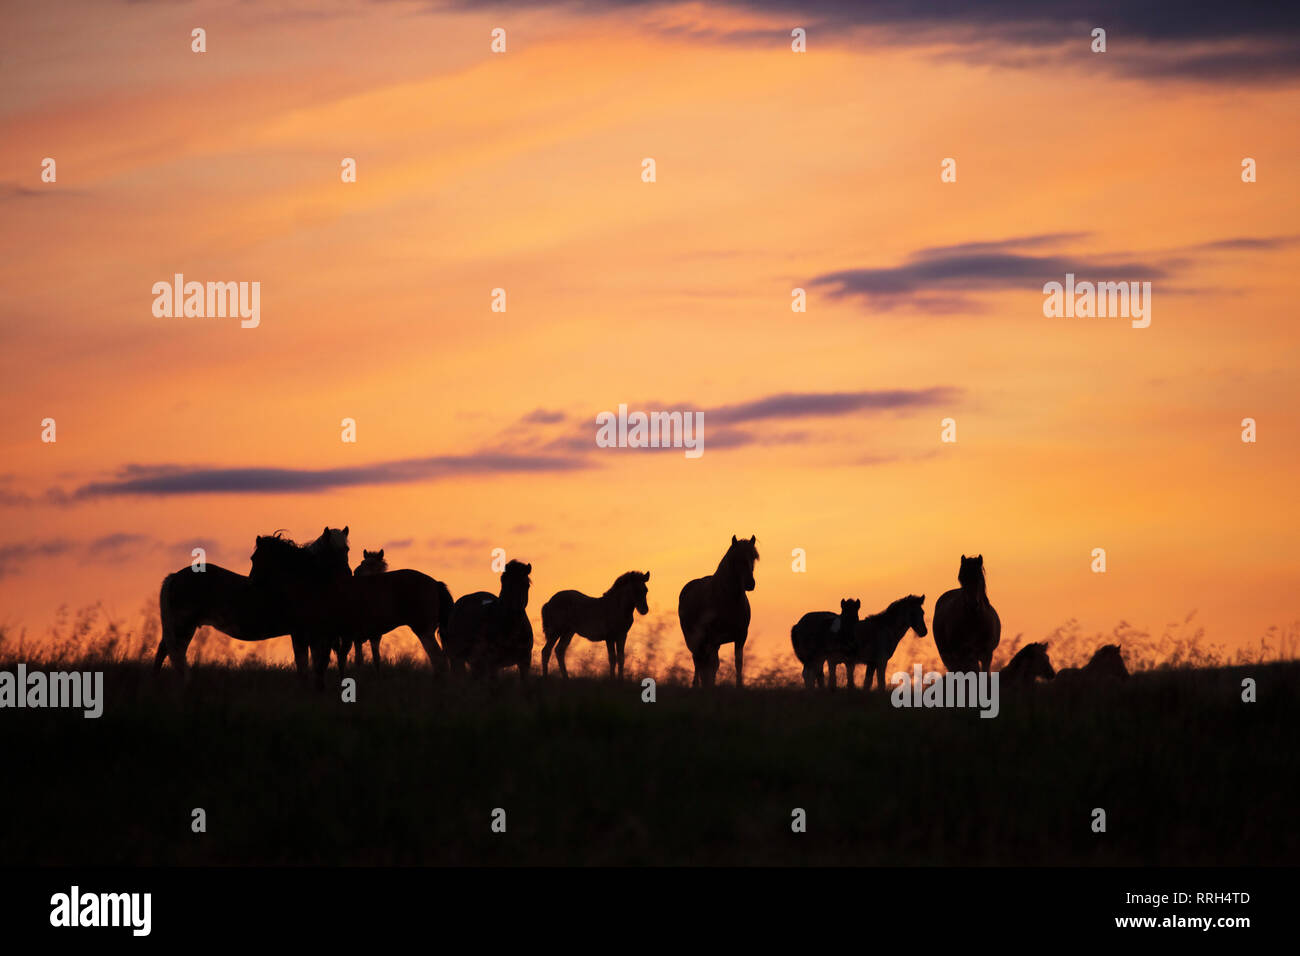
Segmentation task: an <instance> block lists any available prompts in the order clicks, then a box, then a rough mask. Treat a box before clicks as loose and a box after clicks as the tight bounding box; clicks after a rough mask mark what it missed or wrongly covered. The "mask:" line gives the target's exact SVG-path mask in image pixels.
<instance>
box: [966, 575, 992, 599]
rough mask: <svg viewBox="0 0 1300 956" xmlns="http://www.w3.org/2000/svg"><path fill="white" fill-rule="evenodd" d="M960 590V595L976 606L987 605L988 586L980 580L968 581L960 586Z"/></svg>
mask: <svg viewBox="0 0 1300 956" xmlns="http://www.w3.org/2000/svg"><path fill="white" fill-rule="evenodd" d="M961 589H962V593H964V594H965V595H966V596H967V597H969V598H970V599H971V600H972V601H974V602H975V603H976V604H988V603H989V591H988V584H987V582H985V581H984V580H983V579H982V578H981V579H980V580H978V581H970V582H966V583H964V584H962V586H961Z"/></svg>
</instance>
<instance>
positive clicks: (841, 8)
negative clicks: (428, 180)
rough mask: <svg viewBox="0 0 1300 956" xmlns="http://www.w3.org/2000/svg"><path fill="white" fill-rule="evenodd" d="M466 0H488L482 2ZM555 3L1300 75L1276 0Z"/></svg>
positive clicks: (1162, 68)
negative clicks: (1101, 32)
mask: <svg viewBox="0 0 1300 956" xmlns="http://www.w3.org/2000/svg"><path fill="white" fill-rule="evenodd" d="M461 2H462V5H465V6H473V7H476V8H478V7H482V6H483V4H482V3H480V2H478V0H474V2H473V3H471V2H470V0H461ZM493 5H495V6H505V7H510V6H522V5H523V3H522V0H515V2H511V0H503V2H499V3H496V4H493ZM527 5H528V6H533V4H532V3H528V4H527ZM555 6H562V7H564V8H567V9H575V10H578V11H581V12H584V13H587V14H590V15H599V14H601V13H609V12H623V13H625V12H626V11H629V10H637V11H642V12H643V14H644V20H645V22H646V25H647V27H648V28H649V29H654V30H657V31H658V32H660V33H664V34H667V35H672V36H676V37H682V38H686V39H695V40H701V41H711V42H726V43H743V44H756V43H765V44H771V43H774V42H788V41H789V33H790V27H791V26H792V25H794V24H798V25H800V26H803V27H805V28H806V29H807V30H808V31H809V36H810V38H811V42H812V43H818V42H820V43H824V44H825V45H827V46H831V45H834V44H836V43H841V42H845V41H846V39H852V38H853V37H854V35H855V33H856V32H858V31H869V32H870V33H871V34H872V41H873V43H874V44H876V45H877V46H892V47H926V48H929V49H931V50H943V51H947V52H949V53H950V54H955V55H956V56H959V57H961V58H963V59H967V60H970V61H972V62H978V63H981V64H985V65H989V66H1000V67H1006V68H1017V67H1034V66H1044V65H1051V66H1054V67H1057V68H1059V67H1060V66H1062V65H1063V64H1068V63H1069V61H1070V60H1071V59H1074V60H1075V61H1076V62H1078V63H1086V64H1087V66H1088V68H1089V69H1092V70H1096V71H1110V72H1114V73H1118V74H1120V75H1124V76H1129V77H1136V78H1142V79H1149V80H1171V79H1172V80H1182V81H1195V82H1199V83H1205V82H1220V81H1236V82H1264V81H1268V80H1273V79H1285V78H1293V77H1297V76H1300V8H1297V7H1296V5H1295V4H1287V3H1277V2H1274V0H1242V2H1239V3H1231V4H1224V3H1220V2H1217V0H1189V2H1187V3H1184V4H1181V5H1179V6H1178V7H1177V9H1171V8H1170V7H1168V6H1167V5H1165V4H1159V3H1134V2H1132V0H1056V2H1053V3H1046V4H1045V3H1042V2H1041V0H980V2H978V3H953V2H951V0H872V2H869V3H866V2H861V0H805V2H801V3H798V4H794V3H790V2H789V0H734V2H733V3H732V5H731V6H732V7H734V8H737V9H741V10H745V11H749V12H750V13H751V14H756V15H757V16H758V17H759V18H760V22H759V23H758V24H755V23H754V22H753V18H752V17H750V18H748V19H746V20H745V21H744V25H743V26H733V25H732V23H731V22H730V20H729V18H728V17H726V16H725V15H723V14H722V13H720V12H718V11H716V10H710V9H709V8H707V7H706V8H702V9H695V8H685V9H683V8H681V7H680V6H674V5H670V4H665V3H657V2H653V0H609V2H601V3H597V2H578V3H566V4H555ZM692 10H694V13H693V14H692V12H691V11H692ZM670 12H671V15H670ZM766 24H770V25H766ZM1096 27H1101V28H1103V29H1105V30H1106V32H1107V38H1108V44H1107V46H1108V50H1107V53H1106V54H1105V55H1103V56H1094V55H1093V54H1091V52H1090V46H1089V45H1090V42H1091V36H1090V35H1091V31H1092V30H1093V29H1094V28H1096Z"/></svg>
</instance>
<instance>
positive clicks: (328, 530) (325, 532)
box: [321, 525, 330, 535]
mask: <svg viewBox="0 0 1300 956" xmlns="http://www.w3.org/2000/svg"><path fill="white" fill-rule="evenodd" d="M329 533H330V526H329V525H326V526H325V530H324V531H322V532H321V534H323V535H328V534H329Z"/></svg>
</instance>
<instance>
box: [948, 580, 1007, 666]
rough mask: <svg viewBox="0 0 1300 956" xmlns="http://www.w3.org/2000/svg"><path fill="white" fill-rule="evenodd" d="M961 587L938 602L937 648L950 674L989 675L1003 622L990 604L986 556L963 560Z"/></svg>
mask: <svg viewBox="0 0 1300 956" xmlns="http://www.w3.org/2000/svg"><path fill="white" fill-rule="evenodd" d="M957 582H958V583H959V584H960V585H961V587H959V588H954V589H953V590H951V591H945V592H944V593H943V594H942V595H941V596H940V597H939V600H937V601H935V602H934V646H935V647H936V648H937V649H938V651H939V657H940V659H942V660H943V666H944V667H946V668H947V669H948V670H949V671H950V672H967V671H977V670H979V671H987V670H989V669H990V668H991V667H992V666H993V651H994V649H996V648H997V646H998V641H999V640H1000V639H1001V637H1002V621H1001V620H1000V619H999V618H998V612H997V611H995V610H993V605H992V604H990V603H989V598H988V591H987V589H986V587H985V580H984V556H983V555H982V554H977V555H976V556H975V557H973V558H968V557H966V555H964V554H963V555H962V556H961V567H960V569H959V570H958V571H957Z"/></svg>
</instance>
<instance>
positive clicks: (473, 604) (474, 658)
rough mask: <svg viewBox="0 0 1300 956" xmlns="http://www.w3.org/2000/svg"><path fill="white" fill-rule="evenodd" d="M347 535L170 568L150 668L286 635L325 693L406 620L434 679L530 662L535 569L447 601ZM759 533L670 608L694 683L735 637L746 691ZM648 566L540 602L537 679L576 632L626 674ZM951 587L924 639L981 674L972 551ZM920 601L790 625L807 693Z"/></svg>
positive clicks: (1093, 665) (1038, 667) (1031, 652)
mask: <svg viewBox="0 0 1300 956" xmlns="http://www.w3.org/2000/svg"><path fill="white" fill-rule="evenodd" d="M348 551H349V544H348V528H346V527H344V528H342V529H337V528H329V527H327V528H325V530H324V531H323V532H322V533H321V535H320V537H319V538H317V539H316V540H315V541H313V542H311V543H310V544H306V545H300V544H297V543H295V542H294V541H292V540H291V539H289V538H287V537H285V536H284V535H283V534H282V533H281V532H276V533H275V534H272V535H261V536H258V538H257V541H256V545H255V547H254V549H253V555H252V568H251V570H250V572H249V573H248V574H247V575H243V574H238V573H236V572H234V571H228V570H226V569H225V568H221V567H218V566H216V565H212V564H208V565H206V566H197V567H191V568H186V569H182V570H180V571H177V572H175V573H173V574H169V575H167V577H166V578H165V579H164V580H163V583H162V589H161V591H160V592H159V613H160V618H161V623H162V634H161V637H160V639H159V642H158V650H157V653H156V654H155V656H154V670H155V671H158V670H160V669H161V668H162V665H163V663H164V661H166V660H167V659H169V658H170V660H171V662H172V666H173V667H175V668H176V669H177V671H179V672H181V673H182V674H184V673H186V670H187V666H186V652H187V650H188V648H189V645H190V642H191V641H192V640H193V638H194V634H195V632H196V631H197V630H198V629H199V628H200V627H203V626H205V625H206V626H210V627H213V628H216V629H217V630H219V631H221V632H222V633H224V634H227V635H229V636H230V637H233V638H235V639H236V640H240V641H263V640H268V639H270V638H274V637H282V636H286V635H287V636H289V637H290V639H291V641H292V646H293V656H294V663H295V665H296V666H297V669H298V672H299V674H300V675H302V676H303V677H304V678H305V677H307V676H308V675H309V673H313V672H314V675H315V681H316V684H317V686H324V681H325V672H326V669H327V668H328V666H329V662H330V659H331V656H333V657H335V658H336V659H337V661H338V667H339V671H340V673H343V672H344V671H345V670H346V666H347V660H348V656H349V652H351V651H354V652H355V653H354V656H355V659H356V663H357V665H358V666H360V664H361V661H362V653H363V652H362V648H363V646H364V645H365V644H366V643H367V642H368V643H369V644H370V654H371V659H372V662H373V663H374V666H375V667H376V668H378V667H379V666H380V654H379V645H380V640H381V638H382V637H383V635H384V634H386V633H388V632H389V631H392V630H395V629H397V628H399V627H402V626H406V627H409V628H410V629H411V630H412V631H413V632H414V633H415V636H416V638H417V639H418V640H419V641H420V644H421V645H422V646H423V647H424V650H425V653H426V654H427V655H428V656H429V661H430V663H431V664H432V665H433V668H434V672H435V674H438V675H443V674H447V673H449V672H451V673H458V674H464V673H465V672H467V671H468V673H469V674H470V675H472V676H474V677H479V678H483V677H489V676H492V675H495V674H496V673H498V672H499V671H501V670H502V669H504V668H508V667H517V668H518V671H519V675H520V677H521V678H527V677H528V674H529V671H530V670H531V668H532V657H533V627H532V624H531V623H530V622H529V620H528V613H527V608H528V591H529V586H530V584H531V581H530V577H529V575H530V574H531V573H532V570H533V566H532V565H531V564H525V563H523V562H521V561H516V560H512V561H509V562H507V563H506V565H505V566H504V569H503V570H502V572H501V579H500V590H499V591H498V593H496V594H492V593H490V592H487V591H476V592H474V593H472V594H466V595H463V596H462V597H461V598H459V599H458V600H454V601H453V600H452V596H451V592H450V591H449V590H448V588H447V585H445V584H443V583H442V582H441V581H438V580H435V579H434V578H432V577H430V576H429V575H427V574H424V573H422V572H420V571H412V570H397V571H390V570H389V569H388V564H387V562H386V561H385V559H384V552H383V550H379V551H363V552H362V561H361V563H360V564H358V565H357V568H356V570H355V571H353V570H351V568H350V565H349V562H348ZM757 561H758V547H757V538H756V537H750V538H736V537H735V536H734V535H733V536H732V538H731V544H730V546H728V548H727V550H726V553H725V554H723V556H722V560H721V561H719V562H718V566H717V568H716V569H715V570H714V572H713V573H712V574H709V575H705V576H704V577H701V578H696V579H695V580H693V581H689V582H687V584H686V585H685V586H684V587H683V588H682V590H681V594H680V595H679V597H678V601H677V615H678V619H679V621H680V623H681V629H682V636H683V638H684V639H685V642H686V647H687V649H688V650H689V651H690V654H691V657H692V660H693V662H694V667H695V676H694V681H693V683H694V685H695V686H704V687H709V686H712V685H713V684H714V683H715V681H716V679H717V673H718V666H719V655H720V652H721V648H722V647H723V646H724V645H726V644H731V645H733V650H734V653H735V670H736V684H737V686H741V685H743V684H744V650H745V641H746V639H747V637H748V635H749V620H750V607H749V597H748V592H750V591H752V590H754V565H755V563H756V562H757ZM649 581H650V573H649V572H648V571H645V572H642V571H628V572H626V573H625V574H622V575H620V576H619V577H618V578H616V579H615V581H614V583H613V584H612V585H611V586H610V588H609V589H608V590H607V591H606V592H605V593H604V594H602V595H601V596H600V597H591V596H589V595H587V594H583V593H582V592H580V591H572V590H567V591H560V592H558V593H556V594H555V595H553V596H552V597H551V599H550V600H549V601H547V602H546V603H545V604H543V605H542V632H543V638H544V643H543V646H542V676H543V677H545V676H547V672H548V669H549V665H550V660H551V655H552V653H554V655H555V663H556V666H557V668H558V669H559V671H560V674H561V676H563V677H568V671H567V669H566V668H565V663H564V658H565V652H566V651H567V650H568V647H569V644H570V642H571V641H572V640H573V638H574V637H575V636H581V637H583V638H585V639H587V640H589V641H593V642H600V643H604V644H605V646H606V649H607V650H608V653H609V674H610V677H611V678H614V677H617V678H621V677H622V676H623V658H624V647H625V645H626V643H627V635H628V632H629V631H630V630H631V628H632V622H633V620H634V619H635V615H636V614H638V613H639V614H643V615H644V614H647V613H648V612H649V608H648V606H647V603H646V601H647V593H648V585H649ZM957 583H958V587H956V588H954V589H952V590H950V591H947V592H945V593H944V594H943V595H941V596H940V598H939V600H938V601H936V602H935V606H934V642H935V647H936V648H937V650H938V652H939V657H940V659H941V660H942V661H943V664H944V667H946V668H947V669H948V670H949V671H954V672H957V671H960V672H969V671H989V670H990V669H991V668H992V662H993V652H994V651H995V650H996V648H997V646H998V642H999V640H1000V638H1001V632H1002V623H1001V620H1000V619H999V618H998V614H997V611H995V610H994V609H993V605H992V604H991V603H990V601H989V598H988V592H987V588H986V583H985V577H984V558H983V556H982V555H976V556H974V557H967V556H965V555H962V558H961V566H960V568H959V570H958V573H957ZM924 604H925V596H924V595H921V596H917V595H914V594H913V595H908V596H906V597H901V598H899V599H898V600H896V601H894V602H893V603H891V604H890V605H889V606H888V607H886V608H885V609H884V610H882V611H880V612H879V613H877V614H870V615H868V616H866V617H864V618H861V619H859V618H858V613H859V611H860V610H861V602H860V601H858V600H857V599H845V600H842V601H841V602H840V610H839V612H838V613H836V612H834V611H811V612H809V613H807V614H805V615H803V617H801V618H800V619H799V621H798V623H796V624H795V625H794V627H793V628H792V629H791V631H790V642H791V645H792V646H793V649H794V654H795V657H797V658H798V660H799V663H800V664H801V665H802V667H803V679H804V683H805V685H806V686H807V687H808V688H809V689H813V688H818V687H824V686H826V684H827V674H828V672H829V684H830V687H831V689H834V688H835V681H836V672H837V670H838V668H839V667H840V666H841V665H843V666H844V669H845V676H846V679H847V683H848V685H849V686H850V687H853V686H854V672H855V669H856V667H857V665H858V664H862V665H864V666H865V667H866V677H865V678H864V683H863V688H864V689H866V690H870V689H871V686H872V683H873V680H874V681H876V682H877V683H878V686H880V687H882V688H883V687H884V686H885V684H886V681H887V678H886V676H885V673H886V667H887V666H888V664H889V659H890V658H891V657H892V656H893V654H894V652H895V650H896V649H897V647H898V644H899V642H900V641H901V640H902V639H903V637H904V636H905V635H906V634H907V632H908V631H909V630H911V631H912V632H913V633H914V634H915V635H916V636H917V637H918V638H920V637H925V636H926V635H927V629H926V624H925V610H924ZM1000 674H1001V679H1002V680H1003V681H1004V682H1006V681H1011V682H1013V683H1030V682H1033V681H1036V680H1038V679H1040V678H1042V679H1047V680H1051V679H1054V678H1057V679H1059V678H1066V679H1067V680H1068V679H1071V678H1075V677H1080V676H1084V677H1103V678H1107V677H1121V676H1127V670H1126V668H1125V666H1124V659H1123V656H1122V655H1121V653H1120V648H1119V645H1117V644H1110V645H1107V646H1105V647H1103V648H1101V649H1100V650H1098V651H1097V653H1096V654H1095V655H1094V656H1093V658H1092V660H1091V661H1090V662H1089V663H1088V665H1087V666H1086V667H1083V668H1079V669H1074V668H1066V669H1063V670H1061V671H1059V672H1058V671H1056V670H1055V669H1054V668H1053V667H1052V664H1051V661H1050V660H1049V658H1048V655H1047V645H1046V644H1045V643H1036V644H1028V645H1026V646H1025V647H1023V648H1021V649H1020V651H1019V652H1018V653H1017V654H1016V655H1015V656H1014V657H1013V658H1012V659H1011V661H1010V662H1008V664H1007V665H1006V667H1004V668H1002V670H1001V671H1000Z"/></svg>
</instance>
